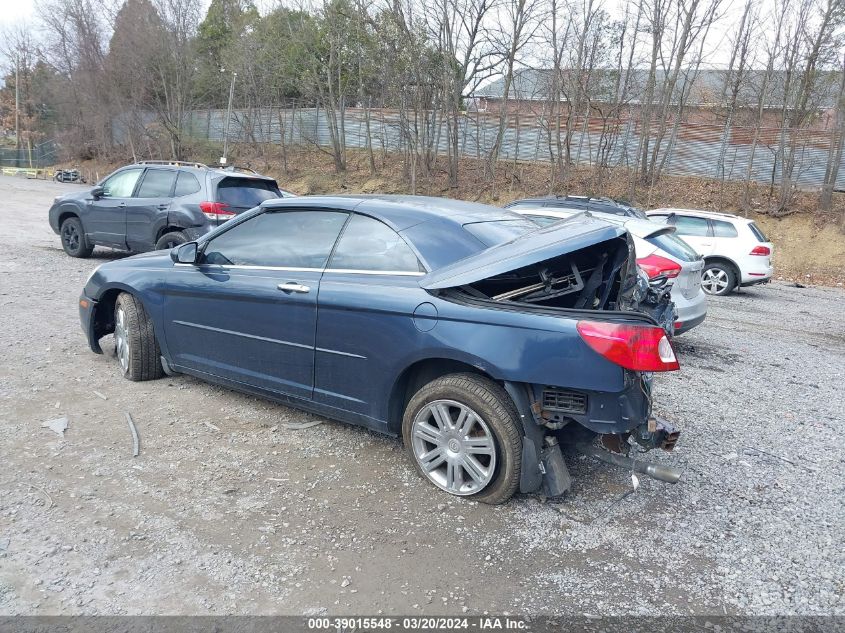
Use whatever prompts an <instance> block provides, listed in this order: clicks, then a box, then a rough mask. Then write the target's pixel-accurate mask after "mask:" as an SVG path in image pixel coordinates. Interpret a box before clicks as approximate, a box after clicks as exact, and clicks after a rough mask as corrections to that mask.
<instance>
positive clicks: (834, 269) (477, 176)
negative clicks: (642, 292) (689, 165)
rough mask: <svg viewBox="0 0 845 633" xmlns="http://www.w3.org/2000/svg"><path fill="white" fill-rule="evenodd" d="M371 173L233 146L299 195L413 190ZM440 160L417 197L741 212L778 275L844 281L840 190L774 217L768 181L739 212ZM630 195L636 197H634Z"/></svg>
mask: <svg viewBox="0 0 845 633" xmlns="http://www.w3.org/2000/svg"><path fill="white" fill-rule="evenodd" d="M218 153H219V150H218V148H214V147H198V148H197V150H196V151H195V154H194V155H195V157H196V160H200V161H203V162H206V163H208V164H211V163H213V162H214V161H216V160H217V154H218ZM375 158H376V172H375V173H373V172H371V170H370V167H369V161H368V159H367V156H366V153H365V152H363V151H350V152H349V155H348V164H347V170H346V172H345V173H343V174H336V173H335V171H334V165H333V162H332V158H331V156H330V155H329V154H327V153H325V152H322V151H319V150H316V149H301V148H298V149H288V152H287V161H286V163H287V169H285V161H284V160H283V157H282V154H281V150H280V148H279V147H278V146H271V147H270V149H268V150H266V151H262V152H257V151H256V150H255V149H254V148H251V147H245V146H236V147H235V148H234V149H233V151H232V159H231V161H230V162H233V163H235V164H238V165H245V166H250V167H252V168H253V169H257V170H259V171H261V172H262V173H265V174H268V175H271V176H274V177H275V178H276V179H277V180H278V182H279V185H280V186H281V187H282V188H284V189H287V190H289V191H292V192H294V193H298V194H302V195H316V194H325V193H337V192H343V193H394V194H407V193H412V191H411V187H410V185H409V179H408V178H407V174H405V173H403V169H402V160H401V157H399V156H391V155H384V156H383V155H381V154H380V153H377V154H376V157H375ZM129 160H131V158H129V157H127V158H126V159H125V160H116V161H115V162H113V163H102V162H94V161H88V162H86V163H83V164H81V165H79V167H80V168H81V169H82V170H83V172H84V173H85V174H86V177H87V178H88V179H89V180H94V179H97V178H99V177H102V176H104V175H105V174H108V173H109V172H110V171H111V170H112V169H115V168H116V167H118V166H120V165H122V164H125V163H126V162H128V161H129ZM445 167H446V165H445V159H440V161H439V163H438V165H437V169H436V170H435V171H434V172H433V173H432V174H429V175H422V174H418V175H417V184H416V191H414V193H417V194H420V195H432V196H448V197H452V198H460V199H464V200H474V201H478V202H484V203H487V204H492V205H496V206H502V205H505V204H507V203H508V202H510V201H512V200H516V199H519V198H524V197H527V196H536V195H547V194H549V193H550V191H551V192H554V193H559V194H566V193H569V194H575V195H604V196H609V197H613V198H616V199H625V200H630V199H632V198H633V200H634V201H635V202H636V204H637V205H638V206H641V207H643V208H649V209H654V208H659V207H678V208H694V209H707V210H713V211H725V212H727V213H738V214H740V215H745V216H748V217H751V218H753V219H754V220H755V221H756V222H757V223H758V224H759V225H760V226H761V227H762V228H763V230H764V232H765V233H766V234H767V235H768V237H769V238H770V239H771V240H772V241H773V242H774V244H775V266H776V275H777V277H778V278H780V279H784V280H791V281H799V282H800V283H803V284H821V285H829V286H839V287H841V286H843V285H845V194H841V193H840V194H834V204H833V209H832V210H831V211H830V212H828V213H821V212H819V210H818V194H817V193H815V192H797V193H796V194H795V199H794V203H793V205H792V208H793V209H794V210H795V211H794V213H791V214H790V215H787V216H784V217H780V218H776V217H773V216H771V215H769V214H767V213H765V210H766V209H769V208H772V207H774V204H775V203H774V200H773V199H772V198H771V197H770V196H769V188H768V187H767V186H765V185H752V189H751V192H750V194H751V195H750V207H751V210H750V211H743V210H742V209H741V206H740V201H741V199H742V195H743V189H744V183H741V182H733V181H729V182H725V183H720V182H718V181H710V180H704V179H701V178H688V177H680V176H664V177H662V178H661V179H660V181H658V182H657V183H655V184H654V186H652V187H647V186H637V187H636V188H635V189H634V191H633V192H632V191H631V188H630V179H629V177H628V175H627V172H622V173H617V174H615V173H605V174H603V175H602V177H601V179H599V178H598V177H597V175H596V171H595V170H592V169H572V170H570V172H569V174H568V176H567V178H566V180H565V181H564V182H562V183H559V184H558V185H556V186H554V187H552V186H551V180H550V178H551V173H550V167H549V166H548V165H544V164H538V163H509V162H505V163H501V164H500V165H499V166H498V169H497V173H496V177H495V178H494V179H493V180H492V181H489V179H487V180H486V179H485V178H484V174H483V164H482V162H481V161H477V160H472V159H466V160H465V161H463V163H462V165H461V172H460V186H459V187H458V188H457V189H450V188H449V185H448V179H447V175H446V171H445ZM632 193H633V196H632Z"/></svg>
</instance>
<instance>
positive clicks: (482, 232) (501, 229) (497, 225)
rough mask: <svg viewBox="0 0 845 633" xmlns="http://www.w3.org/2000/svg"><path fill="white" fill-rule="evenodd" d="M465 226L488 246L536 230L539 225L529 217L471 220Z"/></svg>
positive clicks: (511, 239) (502, 242) (508, 240)
mask: <svg viewBox="0 0 845 633" xmlns="http://www.w3.org/2000/svg"><path fill="white" fill-rule="evenodd" d="M464 228H465V229H466V230H467V231H468V232H469V233H471V234H472V235H473V236H474V237H476V238H477V239H479V240H480V241H481V242H483V243H484V244H485V245H486V246H496V245H497V244H504V243H506V242H510V241H513V240H515V239H516V238H518V237H519V236H520V235H524V234H526V233H530V232H531V231H536V230H537V229H538V226H537V224H536V223H534V222H532V221H531V220H529V219H528V218H519V219H514V220H493V221H490V222H470V223H469V224H464Z"/></svg>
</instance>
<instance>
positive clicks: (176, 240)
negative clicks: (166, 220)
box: [155, 231, 188, 251]
mask: <svg viewBox="0 0 845 633" xmlns="http://www.w3.org/2000/svg"><path fill="white" fill-rule="evenodd" d="M187 241H188V237H187V236H186V235H185V234H184V233H182V232H181V231H171V232H170V233H165V234H164V235H162V236H161V237H160V238H158V242H156V248H155V249H156V250H157V251H161V250H165V249H167V250H170V249H171V248H173V247H174V246H179V244H184V243H185V242H187Z"/></svg>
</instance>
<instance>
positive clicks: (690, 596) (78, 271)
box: [0, 177, 845, 615]
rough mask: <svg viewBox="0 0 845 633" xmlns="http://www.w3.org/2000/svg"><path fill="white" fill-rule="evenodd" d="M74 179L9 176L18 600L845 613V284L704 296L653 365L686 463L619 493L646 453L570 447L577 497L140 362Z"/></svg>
mask: <svg viewBox="0 0 845 633" xmlns="http://www.w3.org/2000/svg"><path fill="white" fill-rule="evenodd" d="M71 187H72V185H59V184H56V183H50V182H47V183H45V182H36V181H28V180H22V179H16V178H10V177H0V198H2V199H3V200H4V213H2V215H0V226H2V229H0V231H2V235H4V236H5V237H6V243H7V247H6V263H5V266H4V267H5V273H6V274H5V275H3V277H2V282H1V283H0V317H2V323H3V328H2V330H0V350H2V366H0V613H2V614H79V613H84V614H195V613H217V614H224V613H238V614H315V613H325V612H328V613H332V614H353V613H355V614H374V613H382V612H383V613H385V614H415V613H426V614H434V613H437V614H460V613H469V614H476V613H483V612H491V613H499V614H501V613H503V612H510V613H519V614H544V613H567V614H591V615H598V614H603V615H617V614H631V613H634V614H690V613H694V614H708V615H714V614H749V615H757V614H840V615H842V614H845V598H843V591H845V548H843V542H845V510H843V507H845V506H844V505H843V498H845V496H844V495H843V493H845V487H844V486H843V474H842V473H843V466H845V449H843V445H842V441H841V436H840V434H841V433H842V430H843V429H842V427H843V417H844V416H843V413H844V412H845V390H843V388H842V384H843V381H845V375H843V374H845V334H843V333H845V293H843V291H842V290H836V289H827V288H795V287H791V286H787V285H784V284H771V285H769V286H764V287H758V288H754V289H750V290H746V291H743V292H742V293H741V294H739V295H735V296H731V297H727V298H721V299H719V298H716V299H714V300H712V301H711V302H710V312H709V315H708V318H707V321H706V322H705V323H704V325H702V326H701V327H699V328H697V329H695V330H694V331H692V332H690V333H688V334H686V335H684V336H683V337H681V338H680V339H679V341H678V351H679V356H680V359H681V365H682V371H680V372H676V373H674V374H672V375H668V376H660V377H659V378H658V381H657V402H658V405H657V408H658V412H659V413H661V414H663V415H664V416H665V417H667V418H669V419H670V420H673V421H675V422H676V423H677V424H678V425H679V426H680V427H681V428H682V429H683V433H682V436H681V440H680V442H679V443H678V446H677V448H676V450H675V451H674V452H673V453H671V454H667V453H662V452H659V453H654V454H653V459H654V460H655V461H660V462H662V463H666V464H671V465H674V466H677V467H680V468H682V469H684V471H685V475H684V478H683V479H682V480H681V482H680V483H679V484H677V485H675V486H671V485H667V484H662V483H659V482H656V481H651V480H649V479H647V478H641V480H640V481H641V485H640V488H639V490H638V491H637V492H636V493H634V494H629V495H625V493H626V492H628V491H629V490H630V486H631V479H630V474H629V473H627V472H625V471H623V470H621V469H614V468H612V467H609V466H604V465H602V464H599V463H597V462H594V461H591V460H589V459H587V458H575V459H572V460H571V461H570V468H571V471H572V475H573V477H574V480H575V487H574V489H573V490H572V492H571V493H569V494H568V495H567V496H566V497H565V498H563V499H561V500H559V501H556V502H554V503H552V502H544V500H542V499H540V498H538V497H534V496H518V497H516V498H514V499H513V500H512V501H511V502H510V503H508V504H506V505H504V506H499V507H488V506H484V505H480V504H476V503H473V502H468V501H465V500H459V499H455V498H451V497H449V496H447V495H445V494H443V493H441V492H439V491H438V490H436V489H435V488H434V487H433V486H431V485H429V484H426V483H425V482H423V481H422V480H421V479H419V478H418V477H417V476H416V475H415V473H414V472H413V470H412V467H411V465H410V463H409V462H408V461H407V460H406V458H405V455H404V452H403V449H402V447H401V445H400V443H399V442H398V441H397V440H395V439H391V438H387V437H381V436H378V435H376V434H373V433H370V432H368V431H365V430H361V429H359V428H354V427H349V426H345V425H342V424H339V423H335V422H330V421H326V423H324V424H321V425H319V426H315V427H313V428H309V429H307V430H301V431H292V430H288V429H286V428H285V426H284V423H285V422H301V421H307V420H319V418H316V417H313V416H310V415H307V414H303V413H301V412H298V411H295V410H292V409H289V408H286V407H283V406H279V405H275V404H272V403H270V402H266V401H263V400H260V399H256V398H252V397H248V396H244V395H241V394H238V393H234V392H231V391H227V390H225V389H221V388H218V387H215V386H211V385H208V384H204V383H202V382H199V381H197V380H194V379H192V378H187V377H175V378H165V379H163V380H159V381H154V382H147V383H131V382H128V381H126V380H124V379H123V378H121V377H120V376H119V374H118V371H117V368H116V362H115V361H114V359H113V357H112V356H111V355H110V354H109V353H108V352H110V351H111V347H112V346H111V343H110V341H109V342H108V343H107V345H106V346H105V347H106V351H107V353H106V354H105V355H103V356H98V355H95V354H92V353H90V352H89V351H88V350H87V347H86V344H85V341H84V337H83V335H82V332H81V331H80V328H79V323H78V317H77V312H76V299H77V297H78V294H79V291H80V289H81V287H82V285H83V284H84V282H85V279H86V277H87V276H88V274H89V273H90V272H91V270H92V269H93V268H94V267H95V266H96V265H98V264H100V263H102V262H103V261H107V260H109V259H113V258H115V257H119V256H120V255H118V254H115V253H112V252H110V251H105V250H100V249H98V250H97V251H95V256H94V258H92V259H90V260H75V259H71V258H69V257H67V256H66V255H65V254H64V253H63V252H62V250H61V248H60V245H59V239H58V236H56V235H54V234H53V233H52V231H51V230H50V228H49V226H48V224H47V220H46V217H47V209H48V207H49V204H50V202H51V199H52V197H53V196H54V195H57V194H58V193H62V192H66V191H68V190H69V189H70V188H71ZM101 396H102V397H101ZM125 411H129V412H131V414H132V416H133V418H134V420H135V422H136V424H137V426H138V430H139V433H140V436H141V454H140V456H139V457H137V458H133V457H132V438H131V434H130V432H129V428H128V427H127V423H126V421H125V419H124V412H125ZM61 416H66V417H67V418H68V421H69V422H68V424H69V426H68V429H67V431H66V432H65V434H64V437H63V438H62V437H59V436H58V435H57V434H56V433H54V432H53V431H52V430H50V429H48V428H43V427H42V423H44V422H46V421H49V420H51V419H54V418H58V417H61Z"/></svg>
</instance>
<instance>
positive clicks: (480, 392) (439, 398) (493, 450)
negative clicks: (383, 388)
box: [402, 374, 522, 503]
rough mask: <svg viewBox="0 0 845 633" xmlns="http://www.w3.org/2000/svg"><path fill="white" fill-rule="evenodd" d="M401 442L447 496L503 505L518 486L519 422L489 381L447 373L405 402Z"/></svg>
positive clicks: (500, 390) (499, 390)
mask: <svg viewBox="0 0 845 633" xmlns="http://www.w3.org/2000/svg"><path fill="white" fill-rule="evenodd" d="M402 437H403V440H404V442H405V447H406V448H407V450H408V454H409V456H410V457H411V459H412V460H413V463H414V466H415V467H416V469H417V471H418V472H419V473H420V474H421V475H422V476H423V477H425V478H426V479H428V480H429V481H430V482H431V483H433V484H434V485H435V486H437V487H438V488H440V489H442V490H445V491H446V492H448V493H450V494H453V495H458V496H462V497H471V498H472V499H474V500H476V501H481V502H484V503H503V502H504V501H507V500H508V499H509V498H510V497H511V496H512V495H513V494H514V492H516V490H517V488H518V487H519V476H520V468H521V463H522V429H521V427H520V422H519V417H518V415H517V413H516V410H515V408H514V406H513V402H512V401H511V399H510V397H509V396H508V394H507V392H506V391H505V390H504V389H503V388H502V387H501V386H500V385H498V384H497V383H495V382H493V381H492V380H490V379H489V378H486V377H484V376H479V375H476V374H450V375H447V376H443V377H441V378H438V379H436V380H433V381H431V382H430V383H428V384H427V385H425V386H424V387H423V388H422V389H420V390H419V391H418V392H417V393H416V394H415V395H414V396H413V397H412V398H411V400H410V401H409V402H408V406H407V408H406V409H405V416H404V418H403V421H402Z"/></svg>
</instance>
